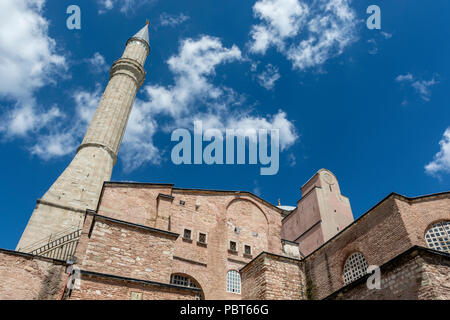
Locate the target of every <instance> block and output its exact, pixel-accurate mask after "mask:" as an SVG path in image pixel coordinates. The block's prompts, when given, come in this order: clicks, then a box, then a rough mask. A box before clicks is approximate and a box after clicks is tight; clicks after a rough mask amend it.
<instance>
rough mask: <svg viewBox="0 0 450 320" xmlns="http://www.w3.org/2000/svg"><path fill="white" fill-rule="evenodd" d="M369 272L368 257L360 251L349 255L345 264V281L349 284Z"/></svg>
mask: <svg viewBox="0 0 450 320" xmlns="http://www.w3.org/2000/svg"><path fill="white" fill-rule="evenodd" d="M366 273H367V261H366V258H365V257H364V256H363V255H362V254H361V253H359V252H355V253H353V254H352V255H351V256H350V257H348V259H347V261H346V262H345V265H344V282H345V284H349V283H351V282H353V281H355V280H357V279H359V278H361V277H362V276H365V275H366Z"/></svg>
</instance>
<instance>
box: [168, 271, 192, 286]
mask: <svg viewBox="0 0 450 320" xmlns="http://www.w3.org/2000/svg"><path fill="white" fill-rule="evenodd" d="M170 283H171V284H176V285H178V286H183V287H189V288H198V286H197V284H196V283H195V282H194V281H193V280H192V279H190V278H188V277H185V276H180V275H177V274H174V275H172V277H170Z"/></svg>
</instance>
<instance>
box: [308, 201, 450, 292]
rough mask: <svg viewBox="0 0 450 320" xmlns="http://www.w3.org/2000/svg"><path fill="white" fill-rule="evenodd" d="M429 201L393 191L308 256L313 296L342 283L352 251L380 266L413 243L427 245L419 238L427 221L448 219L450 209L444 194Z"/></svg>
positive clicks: (425, 228) (333, 290)
mask: <svg viewBox="0 0 450 320" xmlns="http://www.w3.org/2000/svg"><path fill="white" fill-rule="evenodd" d="M429 200H430V199H428V198H426V197H425V198H420V199H416V200H412V201H411V200H409V199H407V198H404V197H402V196H399V195H395V194H393V195H391V196H389V197H388V198H387V199H385V200H384V201H382V202H380V203H379V204H378V205H377V206H376V207H374V208H373V209H371V210H370V212H368V213H367V214H366V215H365V216H363V217H362V218H360V220H358V221H356V222H355V223H354V224H353V225H351V227H350V228H348V229H346V230H344V231H343V232H342V233H341V234H339V235H338V236H337V237H335V238H334V239H332V240H330V241H329V242H327V243H326V244H324V245H323V246H322V247H321V248H319V249H318V250H316V251H315V252H313V253H312V254H311V255H310V256H308V257H307V258H306V260H305V261H306V270H307V274H308V277H309V281H310V282H311V286H312V287H311V289H312V296H313V298H315V299H322V298H324V297H326V296H328V295H330V294H331V293H333V292H335V291H337V290H338V289H340V288H342V287H343V286H344V279H343V268H344V264H345V261H346V260H347V258H348V257H349V255H350V254H352V253H354V252H356V251H358V252H361V253H362V254H363V255H364V256H365V257H366V259H367V263H368V265H378V266H380V265H383V264H384V263H386V262H387V261H389V260H391V259H392V258H394V257H395V256H397V255H399V254H400V253H402V252H404V251H406V250H407V249H409V248H410V247H412V246H413V245H416V244H418V245H421V246H424V247H427V244H426V243H425V241H424V240H423V237H424V234H425V232H426V230H427V228H428V226H429V224H430V223H432V222H433V221H439V220H442V219H448V218H449V213H448V212H449V211H448V210H449V208H450V203H449V195H448V194H446V195H442V196H440V197H435V198H434V199H433V201H429ZM435 208H438V209H437V210H435ZM439 208H440V209H439ZM445 208H447V209H446V210H445ZM419 235H420V237H419Z"/></svg>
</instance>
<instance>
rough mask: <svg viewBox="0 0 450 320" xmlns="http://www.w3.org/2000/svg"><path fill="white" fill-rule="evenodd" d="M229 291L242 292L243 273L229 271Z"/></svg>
mask: <svg viewBox="0 0 450 320" xmlns="http://www.w3.org/2000/svg"><path fill="white" fill-rule="evenodd" d="M227 292H232V293H238V294H241V275H240V274H239V272H237V271H235V270H230V271H228V273H227Z"/></svg>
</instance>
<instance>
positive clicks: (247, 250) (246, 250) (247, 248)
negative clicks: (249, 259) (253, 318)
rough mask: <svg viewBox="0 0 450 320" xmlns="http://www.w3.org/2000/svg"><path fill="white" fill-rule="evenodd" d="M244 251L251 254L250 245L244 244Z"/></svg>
mask: <svg viewBox="0 0 450 320" xmlns="http://www.w3.org/2000/svg"><path fill="white" fill-rule="evenodd" d="M244 253H245V254H247V255H251V254H252V247H250V246H247V245H245V246H244Z"/></svg>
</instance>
